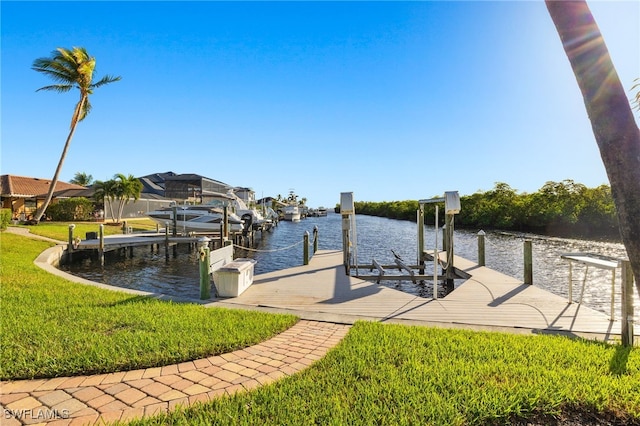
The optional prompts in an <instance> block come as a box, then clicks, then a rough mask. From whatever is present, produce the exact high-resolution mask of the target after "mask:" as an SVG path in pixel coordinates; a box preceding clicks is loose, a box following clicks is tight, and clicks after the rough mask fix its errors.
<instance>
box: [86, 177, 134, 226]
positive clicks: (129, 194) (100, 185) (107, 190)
mask: <svg viewBox="0 0 640 426" xmlns="http://www.w3.org/2000/svg"><path fill="white" fill-rule="evenodd" d="M95 188H96V191H95V194H94V196H93V197H94V199H95V200H96V202H104V201H105V200H108V201H109V203H106V202H105V203H104V204H105V207H106V204H109V211H110V213H111V220H113V222H115V223H117V222H120V219H121V218H122V212H123V210H124V206H125V205H126V204H127V203H128V202H129V201H130V200H131V199H132V198H133V199H134V200H137V199H138V198H140V193H141V192H142V183H140V181H139V180H138V179H137V178H135V177H134V176H133V175H129V176H125V175H123V174H122V173H117V174H116V175H114V176H113V179H110V180H107V181H104V182H103V181H100V180H99V181H96V183H95ZM116 201H117V202H118V209H117V214H116V212H114V210H113V207H114V205H115V204H116Z"/></svg>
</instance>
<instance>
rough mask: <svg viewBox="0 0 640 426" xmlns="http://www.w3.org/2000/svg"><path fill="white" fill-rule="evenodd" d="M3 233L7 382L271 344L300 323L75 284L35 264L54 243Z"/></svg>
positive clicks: (1, 370)
mask: <svg viewBox="0 0 640 426" xmlns="http://www.w3.org/2000/svg"><path fill="white" fill-rule="evenodd" d="M0 235H1V244H0V259H1V260H0V262H1V263H0V282H1V283H2V286H1V287H0V304H1V305H0V306H1V307H2V316H1V317H0V326H1V330H2V345H1V347H0V361H1V362H0V379H3V380H6V379H23V378H35V377H56V376H66V375H77V374H91V373H104V372H113V371H118V370H123V369H125V370H127V369H136V368H145V367H152V366H159V365H165V364H171V363H177V362H182V361H186V360H192V359H197V358H203V357H207V356H210V355H213V354H220V353H225V352H229V351H233V350H235V349H238V348H242V347H246V346H249V345H253V344H256V343H258V342H261V341H264V340H266V339H268V338H270V337H272V336H274V335H275V334H278V333H280V332H282V331H284V330H286V329H287V328H289V327H291V326H292V325H293V324H295V323H296V321H297V318H296V317H294V316H285V315H270V314H265V313H260V312H248V311H247V312H245V311H237V310H223V309H207V308H204V307H202V306H199V305H194V304H178V303H171V302H165V301H159V300H156V299H151V298H146V297H140V296H134V295H130V294H126V293H123V292H114V291H109V290H103V289H99V288H95V287H91V286H86V285H81V284H76V283H72V282H69V281H67V280H65V279H62V278H59V277H57V276H54V275H51V274H48V273H46V272H45V271H43V270H41V269H40V268H38V267H37V266H35V265H34V264H33V260H34V259H35V258H36V257H37V256H38V254H39V253H41V252H42V251H43V250H45V249H46V248H47V247H49V246H50V245H51V244H49V243H46V242H42V241H36V240H31V239H28V238H25V237H21V236H17V235H13V234H9V233H5V232H3V233H2V234H0ZM196 285H197V283H196Z"/></svg>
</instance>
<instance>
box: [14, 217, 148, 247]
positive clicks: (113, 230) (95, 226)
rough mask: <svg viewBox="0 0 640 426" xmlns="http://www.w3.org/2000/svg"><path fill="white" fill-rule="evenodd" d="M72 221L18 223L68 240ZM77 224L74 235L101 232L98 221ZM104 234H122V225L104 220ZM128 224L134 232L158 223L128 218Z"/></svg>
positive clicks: (58, 238)
mask: <svg viewBox="0 0 640 426" xmlns="http://www.w3.org/2000/svg"><path fill="white" fill-rule="evenodd" d="M70 224H71V222H40V223H39V224H37V225H18V226H20V227H22V228H28V229H29V231H30V232H31V233H32V234H35V235H40V236H42V237H48V238H53V239H55V240H59V241H67V240H68V239H69V225H70ZM73 224H74V225H75V226H76V227H75V229H74V231H73V232H74V235H75V236H77V237H80V238H83V239H84V237H85V235H86V233H87V232H99V230H100V223H98V222H73ZM104 225H105V226H104V235H116V234H122V225H121V224H118V225H117V226H116V225H112V224H111V222H104ZM127 226H130V227H131V228H132V229H133V231H134V232H138V231H155V230H156V224H155V222H153V221H152V220H151V219H148V218H140V219H128V220H127Z"/></svg>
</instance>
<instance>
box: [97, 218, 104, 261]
mask: <svg viewBox="0 0 640 426" xmlns="http://www.w3.org/2000/svg"><path fill="white" fill-rule="evenodd" d="M99 237H100V245H99V246H98V256H100V265H103V266H104V223H101V224H100V231H99Z"/></svg>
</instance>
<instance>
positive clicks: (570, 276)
mask: <svg viewBox="0 0 640 426" xmlns="http://www.w3.org/2000/svg"><path fill="white" fill-rule="evenodd" d="M569 303H573V262H572V261H569Z"/></svg>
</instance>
